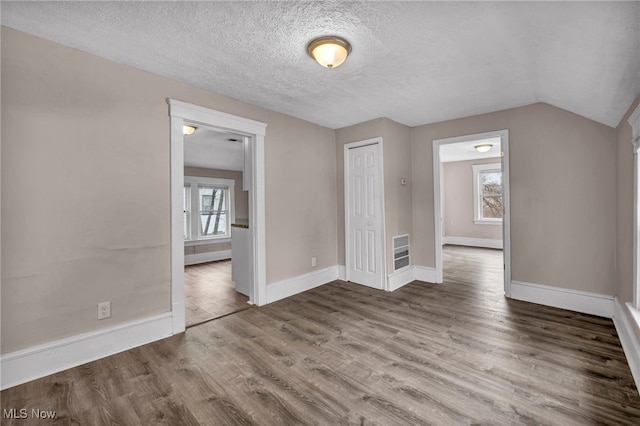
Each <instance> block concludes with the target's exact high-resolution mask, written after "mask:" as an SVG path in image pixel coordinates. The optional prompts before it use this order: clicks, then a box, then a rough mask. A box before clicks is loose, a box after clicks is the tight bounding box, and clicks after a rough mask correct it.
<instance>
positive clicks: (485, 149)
mask: <svg viewBox="0 0 640 426" xmlns="http://www.w3.org/2000/svg"><path fill="white" fill-rule="evenodd" d="M474 148H475V149H476V151H478V152H489V151H491V148H493V145H491V144H490V143H483V144H480V145H476V146H475V147H474Z"/></svg>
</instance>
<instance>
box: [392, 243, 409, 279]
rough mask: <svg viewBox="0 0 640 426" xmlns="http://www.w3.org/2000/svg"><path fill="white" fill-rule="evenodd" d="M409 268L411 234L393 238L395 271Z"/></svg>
mask: <svg viewBox="0 0 640 426" xmlns="http://www.w3.org/2000/svg"><path fill="white" fill-rule="evenodd" d="M405 266H409V234H406V235H398V236H396V237H393V270H394V271H397V270H398V269H400V268H404V267H405Z"/></svg>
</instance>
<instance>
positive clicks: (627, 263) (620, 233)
mask: <svg viewBox="0 0 640 426" xmlns="http://www.w3.org/2000/svg"><path fill="white" fill-rule="evenodd" d="M638 105H640V96H638V97H637V98H636V100H635V102H634V103H633V104H631V106H630V107H629V110H628V111H627V113H626V114H625V116H624V117H623V118H622V120H621V121H620V124H619V125H618V128H617V144H616V172H617V173H616V189H617V191H616V195H617V197H616V201H617V205H616V207H617V208H616V236H617V241H616V242H617V245H616V278H617V279H616V281H617V284H618V285H617V291H616V295H617V296H618V301H619V302H620V304H621V305H622V306H623V308H624V307H625V304H626V303H627V302H633V150H632V148H631V137H632V136H633V135H632V129H631V125H629V122H628V120H629V116H631V114H632V113H633V111H635V109H636V108H637V106H638ZM623 311H624V312H626V309H623ZM628 323H629V324H635V321H634V320H633V319H632V318H629V321H628ZM634 332H635V333H636V335H637V337H638V339H640V329H638V328H634Z"/></svg>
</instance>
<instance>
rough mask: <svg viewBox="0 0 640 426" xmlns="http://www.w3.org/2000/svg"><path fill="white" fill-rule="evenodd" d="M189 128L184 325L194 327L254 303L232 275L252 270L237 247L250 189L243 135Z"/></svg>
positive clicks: (240, 280) (246, 255) (243, 284)
mask: <svg viewBox="0 0 640 426" xmlns="http://www.w3.org/2000/svg"><path fill="white" fill-rule="evenodd" d="M185 126H187V129H188V130H189V131H190V132H186V131H185V132H184V133H185V135H184V141H185V144H184V245H185V247H184V249H185V252H184V254H185V256H184V257H185V272H184V285H185V292H184V295H185V326H186V327H191V326H194V325H198V324H201V323H203V322H207V321H210V320H212V319H215V318H219V317H222V316H226V315H229V314H232V313H235V312H238V311H241V310H244V309H247V308H248V307H250V305H249V303H248V302H249V292H248V290H249V289H248V284H249V283H248V282H247V280H246V277H243V276H242V275H241V276H240V277H238V276H235V275H237V274H234V273H233V272H236V270H238V269H242V270H247V269H249V268H250V265H249V260H250V258H249V253H244V252H243V251H238V249H237V247H234V245H238V244H241V243H242V242H240V241H239V238H241V237H239V236H238V235H236V234H238V232H239V231H238V230H236V229H235V228H236V226H237V225H238V224H243V225H245V224H248V223H249V192H248V191H247V190H244V188H247V185H244V170H243V169H244V149H243V142H244V138H245V136H243V135H240V134H237V133H232V132H223V131H218V130H215V129H211V128H208V127H206V126H200V127H198V126H197V125H196V124H195V123H191V122H188V121H185ZM192 129H195V130H192ZM243 232H244V231H243ZM234 240H236V241H234ZM234 242H235V244H234ZM243 278H245V279H243Z"/></svg>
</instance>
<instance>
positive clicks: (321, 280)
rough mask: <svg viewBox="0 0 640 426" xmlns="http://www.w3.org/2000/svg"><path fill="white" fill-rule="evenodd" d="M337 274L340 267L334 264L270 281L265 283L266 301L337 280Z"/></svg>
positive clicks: (282, 297)
mask: <svg viewBox="0 0 640 426" xmlns="http://www.w3.org/2000/svg"><path fill="white" fill-rule="evenodd" d="M339 276H340V267H339V266H338V265H336V266H330V267H328V268H325V269H321V270H319V271H314V272H310V273H308V274H304V275H299V276H297V277H293V278H287V279H285V280H282V281H277V282H274V283H271V284H269V285H267V303H272V302H275V301H278V300H280V299H284V298H287V297H289V296H293V295H295V294H298V293H302V292H304V291H307V290H311V289H312V288H316V287H320V286H321V285H324V284H328V283H330V282H331V281H335V280H337V279H338V277H339Z"/></svg>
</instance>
